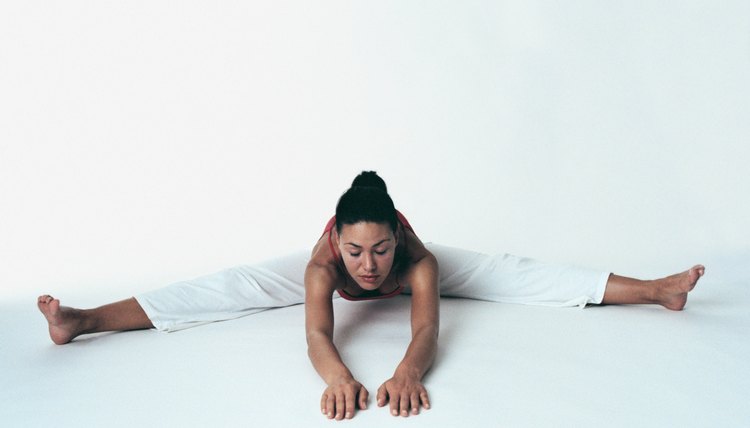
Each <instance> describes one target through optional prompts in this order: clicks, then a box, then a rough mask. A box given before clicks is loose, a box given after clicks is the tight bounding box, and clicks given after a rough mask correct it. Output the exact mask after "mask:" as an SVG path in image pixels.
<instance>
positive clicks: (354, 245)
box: [344, 238, 391, 248]
mask: <svg viewBox="0 0 750 428" xmlns="http://www.w3.org/2000/svg"><path fill="white" fill-rule="evenodd" d="M390 240H391V238H386V239H383V240H382V241H379V242H377V243H376V244H375V245H373V247H377V246H378V245H380V244H382V243H383V242H386V241H390ZM344 245H351V246H352V247H357V248H362V246H361V245H357V244H355V243H353V242H346V243H344Z"/></svg>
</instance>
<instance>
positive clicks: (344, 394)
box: [320, 377, 368, 420]
mask: <svg viewBox="0 0 750 428" xmlns="http://www.w3.org/2000/svg"><path fill="white" fill-rule="evenodd" d="M367 396H368V392H367V389H366V388H365V387H364V386H362V384H361V383H359V382H357V381H356V380H354V378H351V377H350V378H344V379H341V380H339V381H336V382H332V383H330V384H329V385H328V388H326V390H325V391H324V392H323V396H322V397H321V398H320V410H321V412H323V414H324V415H326V416H328V419H333V418H336V420H341V419H343V418H346V419H351V418H352V417H354V410H355V409H356V408H357V406H359V408H360V409H362V410H364V409H366V408H367Z"/></svg>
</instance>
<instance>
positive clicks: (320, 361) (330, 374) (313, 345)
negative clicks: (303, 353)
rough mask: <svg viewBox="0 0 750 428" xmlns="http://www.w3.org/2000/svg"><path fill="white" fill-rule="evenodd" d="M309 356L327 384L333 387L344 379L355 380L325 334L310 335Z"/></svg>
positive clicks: (308, 341) (308, 340)
mask: <svg viewBox="0 0 750 428" xmlns="http://www.w3.org/2000/svg"><path fill="white" fill-rule="evenodd" d="M307 354H308V356H309V357H310V361H311V362H312V365H313V367H315V370H316V371H317V372H318V374H319V375H320V377H321V378H322V379H323V381H324V382H325V383H326V384H328V385H331V384H333V383H335V382H338V381H341V380H342V379H353V378H354V376H352V373H351V371H349V369H348V368H347V367H346V365H345V364H344V361H343V360H342V359H341V356H340V355H339V352H338V350H337V349H336V346H335V345H334V344H333V341H332V340H331V338H330V337H329V336H326V335H324V334H311V335H309V336H308V339H307Z"/></svg>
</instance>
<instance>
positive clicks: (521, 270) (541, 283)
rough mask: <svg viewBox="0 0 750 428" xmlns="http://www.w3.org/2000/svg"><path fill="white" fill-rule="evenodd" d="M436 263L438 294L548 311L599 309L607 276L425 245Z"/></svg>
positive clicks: (601, 273)
mask: <svg viewBox="0 0 750 428" xmlns="http://www.w3.org/2000/svg"><path fill="white" fill-rule="evenodd" d="M427 249H428V250H429V251H430V252H432V253H433V254H434V255H435V257H436V258H437V260H438V265H439V268H440V294H441V295H442V296H452V297H465V298H470V299H479V300H489V301H495V302H508V303H523V304H538V305H550V306H582V305H585V304H587V303H599V302H601V299H602V297H603V295H604V288H605V287H606V282H607V278H608V277H609V273H608V272H602V271H598V270H593V269H587V268H581V267H577V266H570V265H565V264H554V263H545V262H541V261H539V260H535V259H531V258H527V257H518V256H514V255H512V254H495V255H488V254H483V253H478V252H475V251H469V250H464V249H460V248H454V247H448V246H443V245H437V244H427Z"/></svg>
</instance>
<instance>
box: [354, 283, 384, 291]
mask: <svg viewBox="0 0 750 428" xmlns="http://www.w3.org/2000/svg"><path fill="white" fill-rule="evenodd" d="M357 284H358V285H359V288H361V289H363V290H367V291H374V290H377V289H378V288H380V286H381V285H383V283H377V284H373V283H370V282H357Z"/></svg>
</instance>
